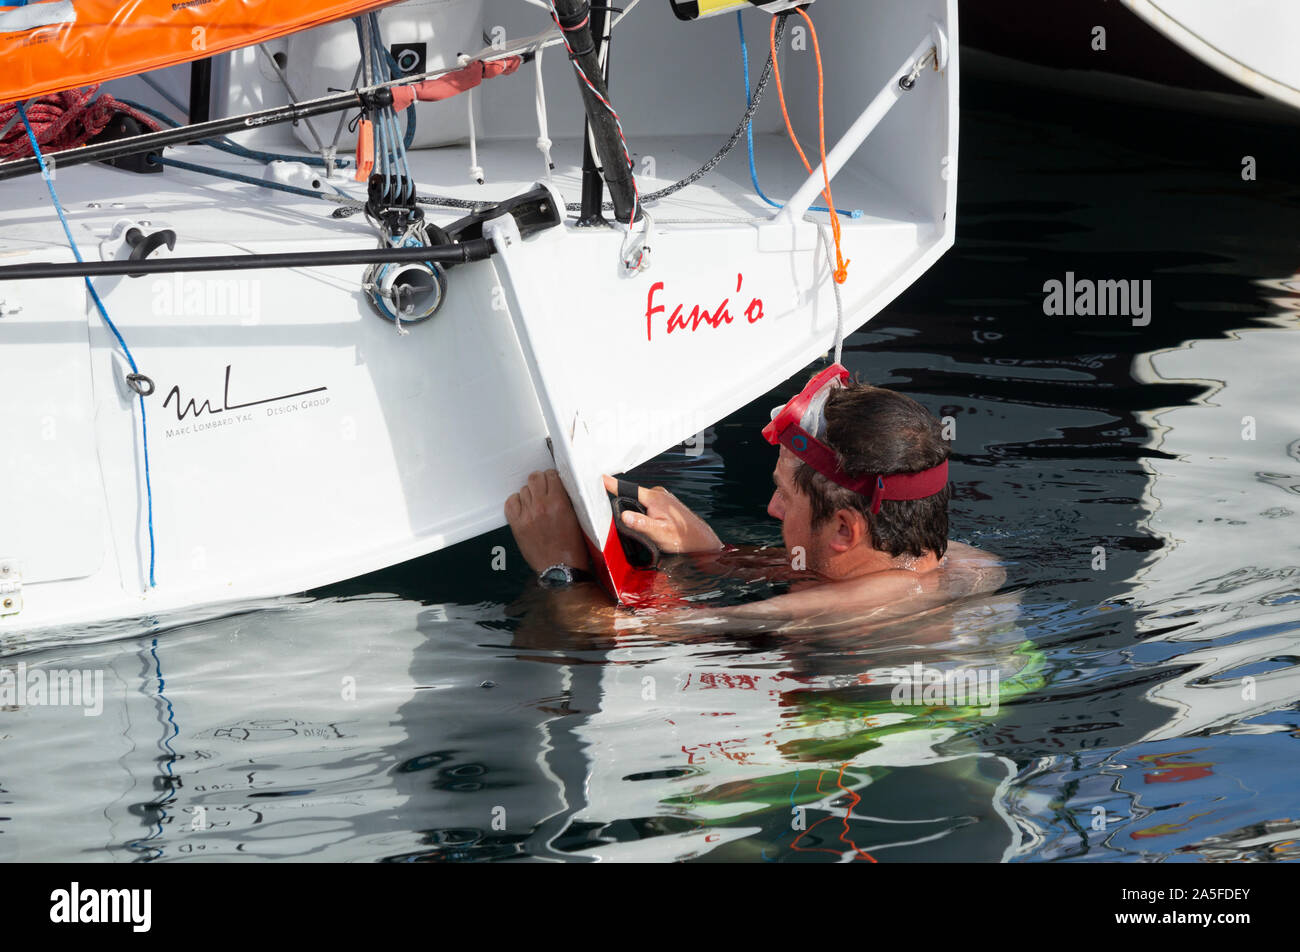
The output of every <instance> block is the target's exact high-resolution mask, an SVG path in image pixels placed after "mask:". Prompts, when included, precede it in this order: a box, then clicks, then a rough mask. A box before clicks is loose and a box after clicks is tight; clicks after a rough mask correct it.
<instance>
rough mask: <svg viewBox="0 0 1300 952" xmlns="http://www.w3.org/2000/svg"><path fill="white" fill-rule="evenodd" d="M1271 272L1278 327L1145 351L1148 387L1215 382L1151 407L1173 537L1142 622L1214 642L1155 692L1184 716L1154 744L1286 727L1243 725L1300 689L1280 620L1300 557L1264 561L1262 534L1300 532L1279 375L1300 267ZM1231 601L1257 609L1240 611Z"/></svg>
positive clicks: (1291, 332)
mask: <svg viewBox="0 0 1300 952" xmlns="http://www.w3.org/2000/svg"><path fill="white" fill-rule="evenodd" d="M1259 283H1260V284H1261V285H1262V286H1263V287H1264V288H1265V289H1266V290H1267V291H1269V292H1272V295H1273V296H1270V298H1269V300H1270V302H1271V303H1273V304H1274V305H1276V307H1277V308H1278V311H1277V313H1276V314H1275V315H1273V316H1271V317H1270V318H1269V320H1268V322H1267V324H1266V325H1265V326H1262V327H1255V328H1251V329H1247V330H1241V331H1236V332H1233V333H1232V334H1230V335H1228V336H1227V337H1224V338H1223V339H1218V340H1196V341H1191V342H1189V343H1185V344H1183V345H1181V346H1179V347H1174V348H1170V349H1168V350H1163V351H1157V352H1155V353H1153V354H1149V355H1144V356H1143V357H1142V358H1141V359H1139V360H1137V361H1135V362H1134V376H1135V377H1136V378H1137V379H1138V380H1139V381H1140V382H1141V383H1143V384H1151V385H1159V384H1167V383H1169V382H1170V381H1183V382H1186V383H1189V384H1197V385H1201V386H1203V387H1205V393H1204V396H1202V397H1201V399H1200V400H1198V401H1197V402H1195V403H1189V404H1188V405H1186V406H1179V407H1175V408H1173V409H1170V410H1164V411H1160V412H1157V413H1153V414H1150V415H1149V419H1148V420H1147V421H1146V422H1147V425H1148V428H1149V431H1150V432H1151V433H1153V434H1155V435H1156V438H1155V445H1154V447H1153V449H1155V450H1158V451H1159V454H1160V455H1153V456H1152V457H1150V458H1149V459H1148V460H1147V462H1146V466H1147V467H1148V468H1149V470H1150V471H1151V477H1152V478H1151V482H1150V484H1149V486H1148V488H1147V491H1146V504H1147V507H1148V508H1149V510H1150V516H1149V517H1148V523H1147V525H1148V527H1149V528H1150V529H1151V531H1152V532H1154V533H1156V534H1157V535H1159V536H1160V537H1161V539H1162V540H1163V542H1164V545H1163V546H1162V554H1161V555H1160V557H1159V558H1158V559H1156V560H1155V561H1153V562H1152V563H1151V564H1150V565H1148V566H1146V567H1144V568H1143V569H1142V570H1141V572H1140V573H1139V574H1138V576H1137V578H1136V581H1137V582H1138V583H1139V584H1140V589H1139V593H1140V594H1139V596H1138V598H1139V600H1140V603H1141V604H1142V605H1143V606H1144V607H1145V608H1148V609H1151V610H1152V611H1151V612H1150V614H1149V615H1148V616H1147V617H1144V618H1143V620H1142V621H1141V622H1140V623H1139V630H1140V631H1143V632H1144V634H1146V638H1145V640H1144V645H1151V644H1153V643H1156V642H1161V641H1172V642H1180V641H1185V640H1187V639H1193V640H1195V641H1196V642H1197V643H1201V644H1203V645H1204V646H1203V647H1200V648H1196V649H1194V650H1181V651H1179V652H1178V654H1177V656H1176V659H1175V662H1174V663H1176V664H1177V665H1178V666H1187V665H1196V666H1197V667H1196V668H1195V671H1194V672H1187V673H1184V674H1181V675H1180V676H1179V677H1176V678H1170V679H1162V680H1161V681H1160V682H1159V683H1158V684H1157V685H1156V686H1155V687H1154V688H1152V689H1151V691H1150V693H1149V695H1148V696H1149V697H1150V699H1151V700H1152V701H1155V702H1156V703H1158V704H1162V705H1164V706H1167V707H1169V708H1171V709H1172V711H1173V714H1172V715H1171V716H1170V717H1169V718H1168V719H1167V720H1166V721H1165V722H1164V723H1162V724H1160V726H1158V727H1157V728H1155V729H1154V730H1152V731H1151V732H1150V733H1148V734H1147V735H1146V736H1145V737H1144V738H1143V740H1145V741H1155V740H1166V739H1173V738H1178V737H1192V736H1196V735H1198V734H1202V733H1210V732H1218V731H1222V730H1227V729H1229V727H1230V726H1231V727H1232V729H1234V730H1237V731H1249V730H1255V731H1258V732H1267V731H1269V730H1272V729H1274V728H1272V727H1271V726H1267V725H1261V726H1256V727H1253V728H1246V727H1243V726H1242V725H1243V722H1246V721H1248V720H1249V719H1250V718H1251V717H1252V716H1254V715H1258V714H1263V713H1266V712H1268V711H1275V710H1279V709H1282V708H1285V707H1286V705H1288V704H1293V703H1295V701H1296V700H1297V697H1296V691H1295V682H1294V678H1293V677H1290V676H1289V675H1290V671H1289V669H1288V668H1286V667H1284V666H1280V665H1278V664H1277V659H1280V658H1285V657H1287V656H1289V655H1292V654H1294V653H1295V652H1294V648H1295V632H1294V630H1293V627H1292V626H1290V625H1286V624H1281V625H1279V624H1274V623H1273V620H1272V618H1271V617H1270V614H1272V613H1279V616H1280V617H1284V615H1281V614H1280V613H1285V612H1286V610H1287V609H1288V607H1289V606H1290V604H1291V603H1292V602H1294V600H1295V594H1294V591H1295V581H1294V579H1295V575H1296V572H1297V568H1296V565H1295V564H1289V565H1288V564H1285V563H1284V564H1276V563H1269V564H1260V557H1261V550H1260V545H1261V539H1263V538H1265V537H1268V536H1280V537H1283V538H1290V539H1292V540H1294V539H1295V521H1296V519H1297V513H1296V509H1297V508H1298V507H1297V506H1296V504H1295V500H1296V495H1297V494H1300V472H1297V470H1296V463H1297V456H1298V455H1300V442H1297V441H1296V439H1295V425H1294V420H1293V419H1292V418H1291V417H1290V416H1289V412H1290V411H1289V408H1288V407H1285V406H1284V405H1282V404H1279V403H1278V402H1277V401H1276V399H1273V395H1275V394H1276V390H1277V384H1278V381H1279V380H1286V379H1290V376H1291V375H1292V374H1291V371H1290V369H1289V368H1290V364H1291V360H1292V356H1291V355H1292V353H1293V348H1294V343H1295V335H1296V329H1297V317H1300V274H1296V275H1291V276H1289V277H1283V278H1277V279H1273V280H1268V281H1261V282H1259ZM1269 325H1271V326H1269ZM1225 368H1230V369H1231V368H1235V369H1236V370H1238V371H1240V370H1241V369H1242V368H1250V372H1249V373H1242V372H1237V373H1232V374H1231V381H1232V385H1231V386H1227V385H1226V384H1225V383H1224V378H1226V377H1228V376H1229V373H1230V371H1229V370H1225ZM1292 550H1293V552H1294V545H1293V546H1292ZM1278 551H1279V552H1280V551H1281V548H1280V547H1279V549H1278ZM1207 552H1213V553H1215V556H1214V559H1213V563H1214V564H1217V565H1222V566H1243V567H1246V568H1234V569H1232V570H1229V571H1224V572H1223V573H1222V574H1220V575H1217V576H1212V577H1210V578H1206V566H1207V556H1206V553H1207ZM1234 553H1235V554H1234ZM1225 603H1226V604H1227V605H1229V606H1233V605H1236V606H1241V605H1251V606H1254V607H1253V610H1251V611H1245V610H1242V609H1240V608H1237V609H1234V610H1233V611H1227V610H1226V609H1224V608H1223V607H1222V606H1223V605H1224V604H1225ZM1195 616H1201V623H1200V624H1197V625H1195V626H1192V627H1190V628H1187V630H1186V631H1183V630H1182V629H1183V627H1184V626H1182V625H1179V624H1177V622H1176V621H1172V620H1174V619H1180V618H1186V617H1195ZM1247 635H1249V636H1248V637H1247Z"/></svg>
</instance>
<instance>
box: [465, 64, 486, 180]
mask: <svg viewBox="0 0 1300 952" xmlns="http://www.w3.org/2000/svg"><path fill="white" fill-rule="evenodd" d="M470 62H471V61H470V58H469V57H468V56H465V55H463V54H462V55H461V57H460V65H461V66H468V65H469V63H470ZM465 101H466V102H467V103H468V104H469V106H468V108H469V177H470V178H472V179H473V180H474V181H476V182H478V184H479V185H482V184H483V183H484V181H486V180H487V175H485V174H484V172H483V166H481V165H479V164H478V130H477V129H476V128H475V126H474V88H473V87H470V89H469V91H468V92H467V93H466V94H465Z"/></svg>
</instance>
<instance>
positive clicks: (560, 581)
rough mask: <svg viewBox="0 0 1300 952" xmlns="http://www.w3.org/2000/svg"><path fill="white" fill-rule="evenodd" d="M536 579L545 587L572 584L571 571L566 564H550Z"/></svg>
mask: <svg viewBox="0 0 1300 952" xmlns="http://www.w3.org/2000/svg"><path fill="white" fill-rule="evenodd" d="M538 580H539V581H540V582H541V583H542V585H544V586H545V587H546V588H559V587H561V586H564V585H571V584H573V573H572V571H571V570H570V569H569V567H568V566H567V565H552V566H551V567H550V568H549V569H547V570H546V571H545V572H543V573H542V574H541V576H540V577H539V579H538Z"/></svg>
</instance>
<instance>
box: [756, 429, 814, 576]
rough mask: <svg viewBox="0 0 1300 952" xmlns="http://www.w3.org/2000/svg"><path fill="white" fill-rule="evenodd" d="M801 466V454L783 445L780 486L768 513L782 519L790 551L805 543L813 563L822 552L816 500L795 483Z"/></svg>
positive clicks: (775, 479) (777, 480)
mask: <svg viewBox="0 0 1300 952" xmlns="http://www.w3.org/2000/svg"><path fill="white" fill-rule="evenodd" d="M798 466H799V460H798V457H796V456H795V455H794V454H793V453H791V452H790V451H789V450H787V449H786V448H785V447H784V446H783V447H781V455H780V457H779V458H778V460H777V463H776V469H775V470H774V471H773V472H772V481H773V482H774V483H775V484H776V489H775V491H774V492H773V493H772V501H771V502H769V503H768V504H767V514H768V515H769V516H771V517H772V518H773V519H780V520H781V538H782V539H784V540H785V547H786V551H788V552H793V551H794V548H795V546H802V547H803V550H804V552H805V554H806V555H807V557H808V561H809V564H810V565H811V563H812V562H813V560H814V559H815V558H817V557H818V556H819V555H820V552H819V549H818V547H817V545H816V539H815V536H814V533H813V528H812V503H811V502H810V501H809V500H808V497H807V496H806V495H805V494H804V493H803V492H801V491H800V490H799V487H798V486H796V485H795V482H794V474H795V470H796V469H798Z"/></svg>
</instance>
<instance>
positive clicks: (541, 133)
mask: <svg viewBox="0 0 1300 952" xmlns="http://www.w3.org/2000/svg"><path fill="white" fill-rule="evenodd" d="M553 144H554V143H552V142H551V136H550V126H549V124H548V123H547V120H546V88H545V86H543V85H542V51H541V50H540V49H538V51H537V148H538V149H540V150H541V152H542V158H543V159H545V160H546V181H548V182H549V181H551V173H552V172H553V171H554V170H555V163H554V162H553V161H552V160H551V146H552V145H553Z"/></svg>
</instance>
